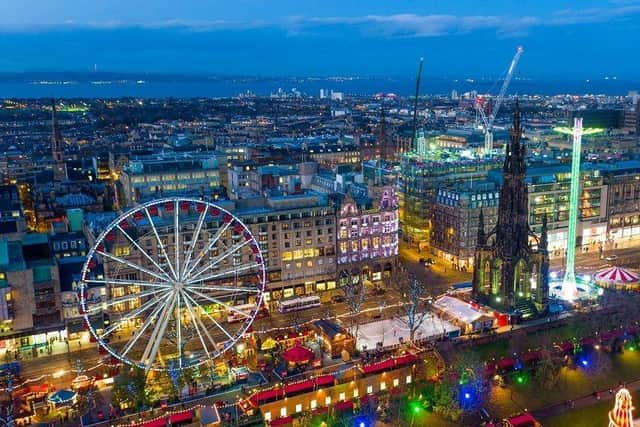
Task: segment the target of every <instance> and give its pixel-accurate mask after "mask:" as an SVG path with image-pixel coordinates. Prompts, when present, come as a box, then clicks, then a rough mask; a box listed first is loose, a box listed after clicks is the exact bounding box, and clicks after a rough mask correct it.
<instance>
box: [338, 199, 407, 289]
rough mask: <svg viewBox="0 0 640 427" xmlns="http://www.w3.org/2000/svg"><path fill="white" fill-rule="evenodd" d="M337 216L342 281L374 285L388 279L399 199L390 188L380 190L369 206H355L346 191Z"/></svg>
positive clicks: (393, 256) (394, 256)
mask: <svg viewBox="0 0 640 427" xmlns="http://www.w3.org/2000/svg"><path fill="white" fill-rule="evenodd" d="M360 200H361V199H360ZM337 217H338V218H337V221H338V235H337V261H338V269H339V270H340V272H339V275H340V276H341V280H348V277H352V278H354V280H356V278H361V279H362V280H364V281H365V283H367V282H369V283H374V284H375V283H377V282H380V281H381V280H383V279H386V278H388V277H390V276H391V274H392V272H393V271H394V269H395V267H396V264H397V256H398V200H397V197H396V195H395V193H394V191H393V189H392V188H390V187H388V188H385V189H383V190H382V194H381V197H380V199H379V200H377V201H376V203H375V204H374V205H372V206H370V207H367V206H366V204H365V205H364V206H363V204H362V203H358V202H357V201H356V199H354V197H353V196H352V194H351V192H350V191H348V192H347V194H346V195H345V197H344V200H342V203H341V205H340V208H339V210H338V213H337ZM342 271H344V272H345V274H341V272H342Z"/></svg>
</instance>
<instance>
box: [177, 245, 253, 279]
mask: <svg viewBox="0 0 640 427" xmlns="http://www.w3.org/2000/svg"><path fill="white" fill-rule="evenodd" d="M249 242H250V241H249V240H245V241H244V242H241V243H237V244H236V245H234V246H232V247H231V248H230V249H229V250H228V251H227V252H225V253H223V254H222V255H218V256H217V257H215V258H214V259H213V260H212V262H211V263H210V264H209V265H207V266H205V267H203V268H201V269H200V270H199V271H198V272H197V273H195V274H192V275H190V276H189V277H188V279H189V280H191V281H194V280H195V279H196V278H197V277H198V276H200V275H201V274H202V273H204V272H206V271H207V270H209V269H211V268H213V267H215V266H216V265H217V264H219V263H220V261H222V260H224V259H226V258H228V257H229V256H231V255H233V254H234V253H236V252H238V251H239V250H240V249H242V248H243V247H245V246H246V245H248V244H249ZM257 265H258V264H256V266H257Z"/></svg>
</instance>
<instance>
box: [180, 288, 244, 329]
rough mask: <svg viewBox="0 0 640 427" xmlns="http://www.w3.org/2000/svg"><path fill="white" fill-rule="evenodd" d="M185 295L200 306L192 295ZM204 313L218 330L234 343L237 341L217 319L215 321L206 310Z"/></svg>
mask: <svg viewBox="0 0 640 427" xmlns="http://www.w3.org/2000/svg"><path fill="white" fill-rule="evenodd" d="M185 295H186V296H187V298H189V299H190V300H191V301H192V302H193V304H195V305H198V303H197V302H196V300H195V299H193V297H192V296H191V295H189V294H188V293H185ZM205 299H207V298H205ZM203 313H204V315H205V316H206V317H207V318H208V319H209V320H211V322H212V323H213V324H214V325H216V326H217V327H218V329H220V330H221V331H222V333H224V334H225V335H226V336H227V337H228V338H229V339H230V340H232V341H233V340H234V339H235V338H234V337H233V336H232V335H231V334H229V332H228V331H227V330H226V329H225V328H223V327H222V326H221V325H220V323H218V321H217V320H216V319H214V318H213V317H211V315H210V314H209V313H207V312H206V311H204V310H203ZM204 330H205V331H206V330H207V329H206V328H205V329H204Z"/></svg>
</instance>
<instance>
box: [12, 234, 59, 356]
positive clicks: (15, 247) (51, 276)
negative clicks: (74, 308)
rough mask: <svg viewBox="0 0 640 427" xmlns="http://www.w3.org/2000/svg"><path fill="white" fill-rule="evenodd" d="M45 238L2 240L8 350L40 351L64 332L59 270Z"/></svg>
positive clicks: (24, 236) (31, 237) (43, 235)
mask: <svg viewBox="0 0 640 427" xmlns="http://www.w3.org/2000/svg"><path fill="white" fill-rule="evenodd" d="M54 259H55V258H54V257H53V255H52V253H51V250H50V246H49V240H48V236H47V235H46V234H37V233H31V234H23V235H22V236H20V239H19V240H10V241H9V240H0V278H1V279H0V294H1V295H2V296H3V301H2V302H0V340H3V341H4V343H3V345H0V348H2V347H4V348H6V349H9V350H19V351H29V352H31V351H38V350H37V348H38V347H40V346H46V345H47V341H48V338H49V337H51V336H54V334H55V335H56V336H57V337H58V338H60V337H61V335H60V333H63V332H64V325H63V323H62V316H61V312H62V310H61V304H60V281H59V276H58V267H57V265H56V262H55V261H54Z"/></svg>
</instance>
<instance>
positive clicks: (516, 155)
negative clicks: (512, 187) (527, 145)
mask: <svg viewBox="0 0 640 427" xmlns="http://www.w3.org/2000/svg"><path fill="white" fill-rule="evenodd" d="M509 134H510V143H508V144H506V146H505V151H506V152H505V158H504V167H503V171H504V172H505V173H522V172H523V171H524V157H525V150H524V145H521V144H520V139H521V138H522V125H521V119H520V104H519V103H518V100H517V99H516V105H515V107H514V109H513V122H512V125H511V130H510V131H509Z"/></svg>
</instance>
